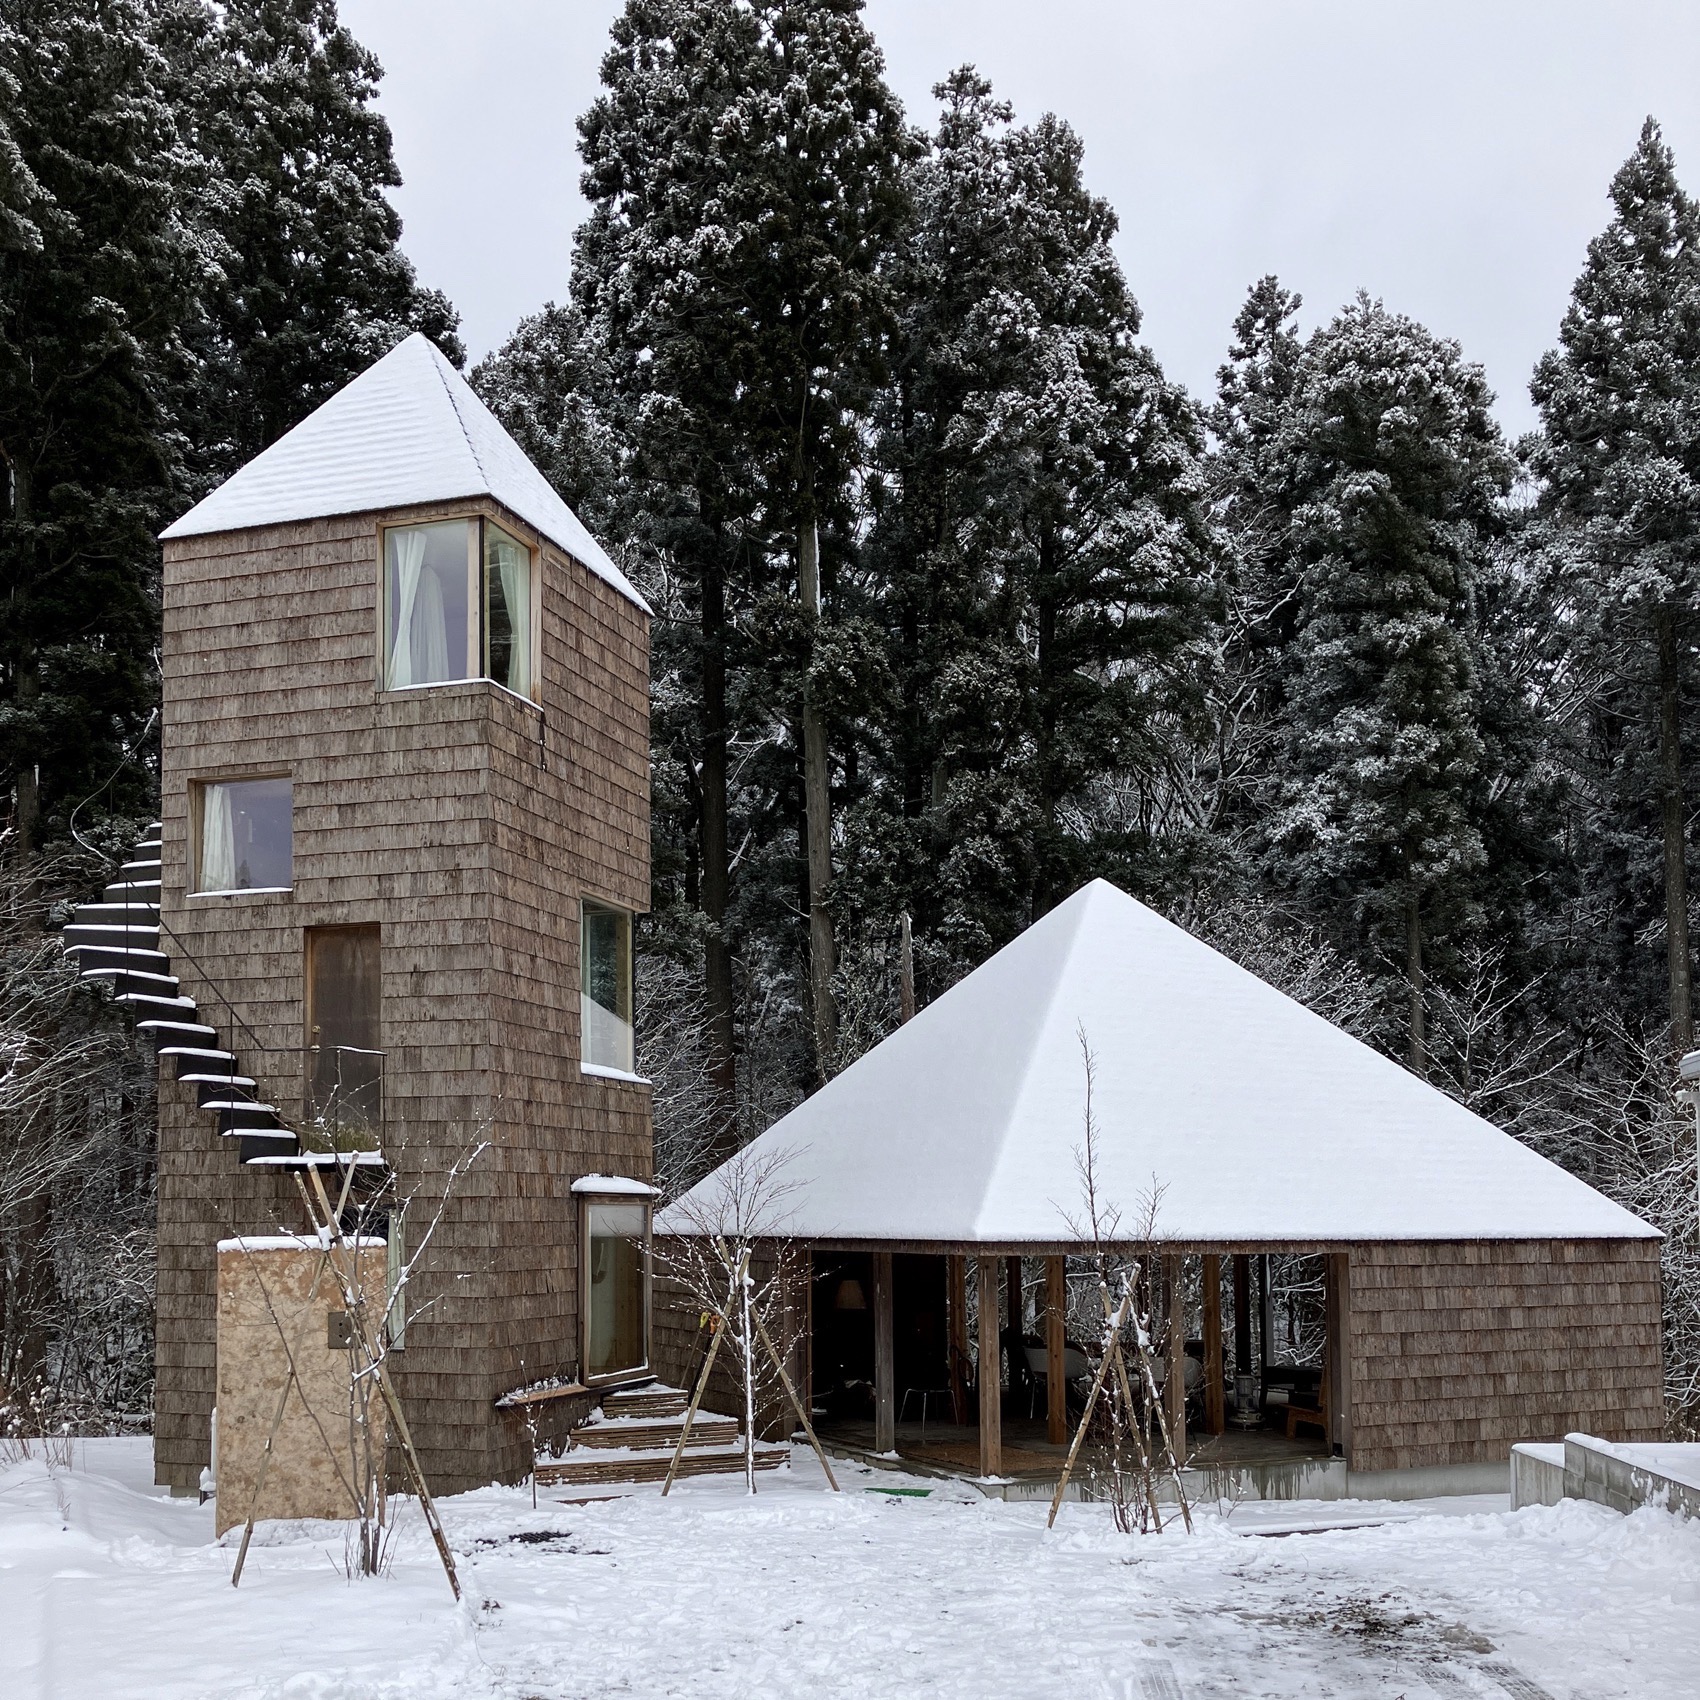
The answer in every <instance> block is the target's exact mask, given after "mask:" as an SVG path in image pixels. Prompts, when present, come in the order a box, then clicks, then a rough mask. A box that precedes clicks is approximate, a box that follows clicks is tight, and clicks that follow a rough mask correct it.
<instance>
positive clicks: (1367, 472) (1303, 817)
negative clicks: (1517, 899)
mask: <svg viewBox="0 0 1700 1700" xmlns="http://www.w3.org/2000/svg"><path fill="white" fill-rule="evenodd" d="M1491 404H1492V396H1491V394H1490V392H1489V390H1488V388H1487V384H1486V381H1485V380H1484V378H1483V376H1482V372H1481V369H1480V368H1479V367H1476V366H1471V365H1468V364H1466V362H1465V361H1464V359H1463V357H1462V354H1461V353H1460V351H1459V349H1458V346H1457V344H1456V343H1451V342H1446V341H1443V340H1441V339H1439V338H1437V337H1434V336H1432V335H1431V334H1430V333H1429V332H1427V331H1426V330H1424V329H1423V328H1422V327H1421V326H1420V325H1417V324H1416V323H1414V322H1413V321H1411V320H1410V319H1407V318H1404V317H1401V316H1400V315H1397V314H1393V313H1389V312H1387V311H1386V310H1385V309H1384V308H1383V307H1382V306H1381V305H1380V304H1379V303H1378V302H1372V301H1370V300H1369V299H1368V298H1367V297H1365V296H1361V295H1360V296H1359V298H1358V300H1357V302H1356V303H1355V304H1354V305H1353V306H1351V307H1349V308H1347V309H1346V311H1345V312H1343V313H1342V314H1341V315H1340V316H1339V317H1338V318H1337V319H1336V320H1335V321H1334V322H1333V323H1332V324H1331V325H1329V326H1328V327H1326V328H1325V329H1324V330H1321V331H1319V332H1317V333H1316V335H1315V336H1314V337H1313V338H1311V340H1310V341H1309V343H1308V344H1307V345H1306V347H1305V350H1304V354H1303V358H1302V359H1301V361H1300V364H1299V368H1298V372H1297V375H1296V379H1295V382H1294V384H1293V388H1292V392H1291V395H1290V397H1289V400H1288V403H1287V406H1286V409H1285V416H1284V418H1283V420H1282V423H1281V426H1280V428H1279V430H1278V431H1277V432H1276V434H1275V436H1274V439H1273V441H1272V443H1271V452H1270V455H1269V459H1268V462H1267V465H1268V475H1269V479H1270V483H1271V486H1272V489H1273V492H1274V494H1275V497H1276V499H1277V500H1278V502H1280V503H1281V504H1283V505H1285V506H1286V507H1287V508H1288V509H1289V511H1290V513H1291V519H1290V522H1289V524H1288V528H1287V533H1286V537H1285V540H1284V544H1283V547H1284V548H1285V550H1286V551H1287V554H1288V557H1289V562H1290V565H1289V568H1288V570H1289V572H1290V574H1291V576H1292V580H1293V582H1294V584H1295V586H1296V590H1295V598H1296V606H1295V632H1294V637H1293V641H1292V643H1291V645H1290V647H1289V649H1288V652H1287V657H1286V661H1285V663H1284V671H1285V675H1286V676H1285V679H1284V681H1283V686H1282V694H1283V698H1284V710H1283V713H1284V723H1283V729H1282V740H1281V744H1282V748H1281V761H1282V773H1281V785H1280V800H1279V804H1278V807H1277V811H1276V814H1275V817H1274V820H1273V822H1272V828H1271V838H1272V845H1273V855H1274V858H1275V864H1276V867H1277V871H1278V877H1279V878H1281V879H1282V880H1284V881H1286V882H1290V883H1291V884H1292V885H1293V886H1295V887H1296V888H1297V890H1298V891H1299V892H1300V893H1302V894H1303V895H1304V897H1305V898H1306V899H1308V900H1309V902H1310V903H1311V904H1312V905H1314V906H1315V911H1316V913H1317V914H1318V916H1319V918H1321V919H1323V920H1324V921H1325V922H1328V921H1332V922H1333V923H1334V925H1335V927H1336V928H1338V926H1339V923H1340V918H1341V917H1343V916H1349V917H1350V918H1351V921H1352V923H1353V924H1354V925H1355V927H1356V928H1357V929H1358V934H1359V939H1360V940H1361V941H1362V942H1363V943H1365V944H1367V945H1369V946H1370V947H1371V948H1372V949H1375V950H1377V951H1379V952H1380V953H1382V954H1384V955H1385V956H1387V957H1389V958H1391V959H1394V960H1399V959H1401V958H1402V960H1403V963H1404V978H1405V982H1406V986H1407V991H1408V1007H1409V1018H1408V1023H1407V1032H1408V1055H1409V1060H1410V1063H1411V1066H1412V1067H1413V1068H1414V1069H1416V1070H1417V1071H1418V1072H1422V1071H1423V1070H1424V1068H1425V1065H1426V1047H1425V1011H1426V999H1425V979H1426V974H1427V956H1428V948H1429V944H1430V941H1431V939H1432V937H1433V936H1434V934H1436V933H1437V932H1445V931H1446V930H1448V929H1449V928H1450V927H1451V926H1453V925H1455V924H1456V923H1457V922H1458V920H1459V919H1460V918H1461V906H1462V905H1463V904H1464V903H1465V902H1466V901H1467V897H1468V886H1467V876H1468V875H1470V874H1471V873H1472V872H1473V871H1474V870H1476V869H1479V868H1480V867H1481V866H1482V864H1483V862H1484V860H1485V848H1484V837H1483V815H1484V811H1485V808H1486V804H1487V798H1488V790H1489V786H1488V780H1489V774H1488V771H1487V744H1486V741H1485V739H1484V736H1483V731H1482V727H1481V705H1480V680H1479V677H1478V671H1479V664H1480V647H1479V644H1478V642H1477V637H1476V633H1475V630H1474V623H1473V622H1474V610H1473V603H1472V579H1473V576H1474V575H1475V574H1476V573H1477V572H1478V571H1479V570H1480V567H1481V564H1482V562H1483V560H1484V557H1485V550H1486V542H1487V539H1488V538H1489V537H1490V536H1491V535H1492V533H1493V531H1494V530H1495V528H1496V526H1497V523H1498V504H1499V502H1500V499H1501V498H1502V496H1503V494H1504V492H1505V490H1506V488H1507V485H1508V482H1509V476H1510V461H1509V457H1508V456H1507V454H1506V451H1505V448H1504V446H1503V443H1502V442H1501V439H1500V436H1499V431H1498V427H1497V426H1496V425H1495V424H1494V422H1493V418H1492V415H1491V413H1490V411H1489V409H1490V407H1491Z"/></svg>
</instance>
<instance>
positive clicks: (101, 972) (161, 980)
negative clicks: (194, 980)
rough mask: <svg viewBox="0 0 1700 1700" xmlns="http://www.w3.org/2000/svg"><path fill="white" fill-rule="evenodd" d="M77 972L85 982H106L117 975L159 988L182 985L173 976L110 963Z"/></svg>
mask: <svg viewBox="0 0 1700 1700" xmlns="http://www.w3.org/2000/svg"><path fill="white" fill-rule="evenodd" d="M79 972H80V973H81V976H82V978H83V979H85V980H106V979H111V978H114V977H115V976H117V975H119V974H123V975H125V976H127V977H128V978H129V979H132V980H153V981H155V982H157V983H158V984H159V985H160V986H161V987H165V986H180V985H181V984H182V981H180V980H179V979H178V978H177V976H176V975H175V974H155V973H153V972H152V971H151V970H150V969H147V968H131V967H128V966H122V967H121V966H119V965H118V964H117V963H112V964H110V965H108V964H105V963H102V964H101V965H100V966H98V967H95V968H84V969H81V970H80V971H79Z"/></svg>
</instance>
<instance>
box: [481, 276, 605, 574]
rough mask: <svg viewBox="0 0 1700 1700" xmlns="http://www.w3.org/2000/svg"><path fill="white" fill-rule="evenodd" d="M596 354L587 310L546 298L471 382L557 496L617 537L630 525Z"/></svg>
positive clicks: (594, 525)
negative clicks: (588, 330)
mask: <svg viewBox="0 0 1700 1700" xmlns="http://www.w3.org/2000/svg"><path fill="white" fill-rule="evenodd" d="M595 361H596V352H595V350H594V348H593V347H592V346H591V344H590V342H589V340H588V338H587V337H586V335H585V327H584V315H583V314H581V313H580V312H579V310H578V308H577V307H576V306H575V305H573V303H571V302H568V303H567V304H566V305H564V306H557V305H556V304H555V303H554V302H552V301H551V302H549V303H548V304H547V305H546V306H545V307H543V308H542V310H541V311H539V312H536V313H533V314H531V315H530V316H529V317H528V318H524V319H521V320H520V322H519V324H518V326H517V327H516V328H515V330H514V333H513V335H512V336H510V337H509V338H508V340H507V341H506V342H504V343H503V344H502V346H501V347H500V348H499V349H497V350H496V351H495V353H493V354H490V355H487V356H486V357H485V358H484V359H482V360H480V361H479V362H478V364H477V365H476V366H475V367H474V368H473V369H472V377H471V382H472V387H473V388H474V389H475V390H477V392H478V394H479V395H480V396H481V397H482V398H483V401H484V404H485V405H486V406H487V407H488V408H489V409H490V411H491V412H492V413H494V414H495V415H496V417H497V418H498V419H500V420H501V422H502V423H503V425H505V426H506V427H507V429H508V432H509V434H510V435H511V436H512V437H513V439H514V441H515V442H516V443H518V444H519V446H520V447H521V448H522V449H524V450H525V452H526V454H527V456H528V457H529V458H530V460H531V463H532V464H533V465H534V466H535V467H536V468H537V470H538V471H539V472H541V473H542V474H543V476H544V477H545V478H547V479H548V480H549V482H550V483H551V484H552V485H554V487H555V489H556V490H557V491H558V492H559V493H560V496H561V500H562V501H564V502H566V503H567V504H568V506H569V507H571V508H572V509H573V511H574V512H575V513H576V514H578V516H579V518H580V519H582V520H583V521H584V522H585V524H586V525H588V526H589V527H590V529H591V531H592V532H594V533H595V534H596V535H597V536H599V537H604V538H607V539H609V540H610V541H611V542H617V541H618V539H619V538H620V537H621V536H622V535H623V534H625V530H626V524H627V517H626V516H625V515H624V513H623V512H622V511H621V510H622V508H623V506H624V504H623V503H622V502H621V501H620V492H621V480H622V476H623V474H622V468H621V451H620V441H619V438H618V436H617V435H616V433H615V431H614V430H613V428H612V427H611V426H610V424H609V422H608V420H607V418H606V416H605V415H604V413H603V410H602V407H601V406H600V404H599V401H598V397H599V396H604V395H606V393H607V384H606V382H605V381H604V380H602V379H601V377H600V375H599V374H598V372H597V371H596V367H595Z"/></svg>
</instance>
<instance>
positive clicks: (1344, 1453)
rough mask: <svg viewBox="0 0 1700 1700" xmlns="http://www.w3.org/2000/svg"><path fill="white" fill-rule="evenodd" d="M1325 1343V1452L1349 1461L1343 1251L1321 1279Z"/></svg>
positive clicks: (1348, 1282) (1333, 1255)
mask: <svg viewBox="0 0 1700 1700" xmlns="http://www.w3.org/2000/svg"><path fill="white" fill-rule="evenodd" d="M1323 1295H1324V1296H1323V1306H1324V1313H1325V1316H1326V1343H1325V1345H1324V1346H1323V1352H1322V1414H1323V1416H1324V1417H1325V1418H1326V1419H1327V1422H1328V1449H1329V1451H1330V1452H1332V1453H1334V1454H1335V1455H1336V1456H1337V1457H1341V1458H1344V1459H1345V1460H1346V1462H1347V1463H1348V1464H1350V1463H1351V1460H1352V1358H1351V1336H1352V1266H1351V1260H1350V1259H1349V1258H1348V1257H1347V1255H1346V1253H1345V1252H1343V1251H1331V1252H1330V1253H1329V1254H1328V1258H1327V1262H1326V1265H1325V1274H1324V1277H1323Z"/></svg>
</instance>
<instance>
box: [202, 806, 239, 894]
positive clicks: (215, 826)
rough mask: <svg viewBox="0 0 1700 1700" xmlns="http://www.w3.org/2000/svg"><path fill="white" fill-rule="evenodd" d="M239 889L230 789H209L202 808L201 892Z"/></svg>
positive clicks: (234, 826) (233, 814) (233, 812)
mask: <svg viewBox="0 0 1700 1700" xmlns="http://www.w3.org/2000/svg"><path fill="white" fill-rule="evenodd" d="M235 889H236V819H235V811H234V810H233V809H232V807H231V796H230V787H229V786H228V785H209V786H207V788H206V791H205V793H204V794H203V797H202V806H201V890H202V891H234V890H235Z"/></svg>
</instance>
